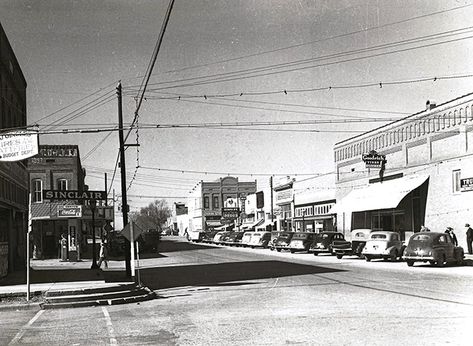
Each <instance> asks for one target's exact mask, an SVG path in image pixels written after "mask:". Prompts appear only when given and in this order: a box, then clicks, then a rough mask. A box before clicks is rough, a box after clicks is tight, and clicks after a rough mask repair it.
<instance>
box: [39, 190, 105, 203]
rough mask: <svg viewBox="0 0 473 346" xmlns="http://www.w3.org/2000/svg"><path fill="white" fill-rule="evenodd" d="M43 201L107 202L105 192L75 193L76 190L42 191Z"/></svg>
mask: <svg viewBox="0 0 473 346" xmlns="http://www.w3.org/2000/svg"><path fill="white" fill-rule="evenodd" d="M43 199H49V200H51V201H68V200H78V201H84V200H97V201H100V200H102V201H105V200H107V192H106V191H77V190H43Z"/></svg>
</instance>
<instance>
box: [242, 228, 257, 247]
mask: <svg viewBox="0 0 473 346" xmlns="http://www.w3.org/2000/svg"><path fill="white" fill-rule="evenodd" d="M253 233H255V232H253V231H247V232H245V233H243V237H242V238H241V246H248V245H249V244H250V241H251V237H252V236H253Z"/></svg>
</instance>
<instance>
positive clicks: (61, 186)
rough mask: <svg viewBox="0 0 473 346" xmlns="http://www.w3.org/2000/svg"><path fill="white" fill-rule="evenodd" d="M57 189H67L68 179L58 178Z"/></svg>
mask: <svg viewBox="0 0 473 346" xmlns="http://www.w3.org/2000/svg"><path fill="white" fill-rule="evenodd" d="M57 189H58V190H60V191H66V190H67V179H58V180H57Z"/></svg>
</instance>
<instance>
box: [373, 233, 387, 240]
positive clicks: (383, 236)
mask: <svg viewBox="0 0 473 346" xmlns="http://www.w3.org/2000/svg"><path fill="white" fill-rule="evenodd" d="M386 238H387V236H386V234H373V235H372V236H371V239H386Z"/></svg>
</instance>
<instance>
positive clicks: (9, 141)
mask: <svg viewBox="0 0 473 346" xmlns="http://www.w3.org/2000/svg"><path fill="white" fill-rule="evenodd" d="M38 147H39V145H38V133H37V132H35V131H11V132H7V133H4V134H1V135H0V161H21V160H24V159H27V158H29V157H32V156H35V155H37V154H38Z"/></svg>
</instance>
